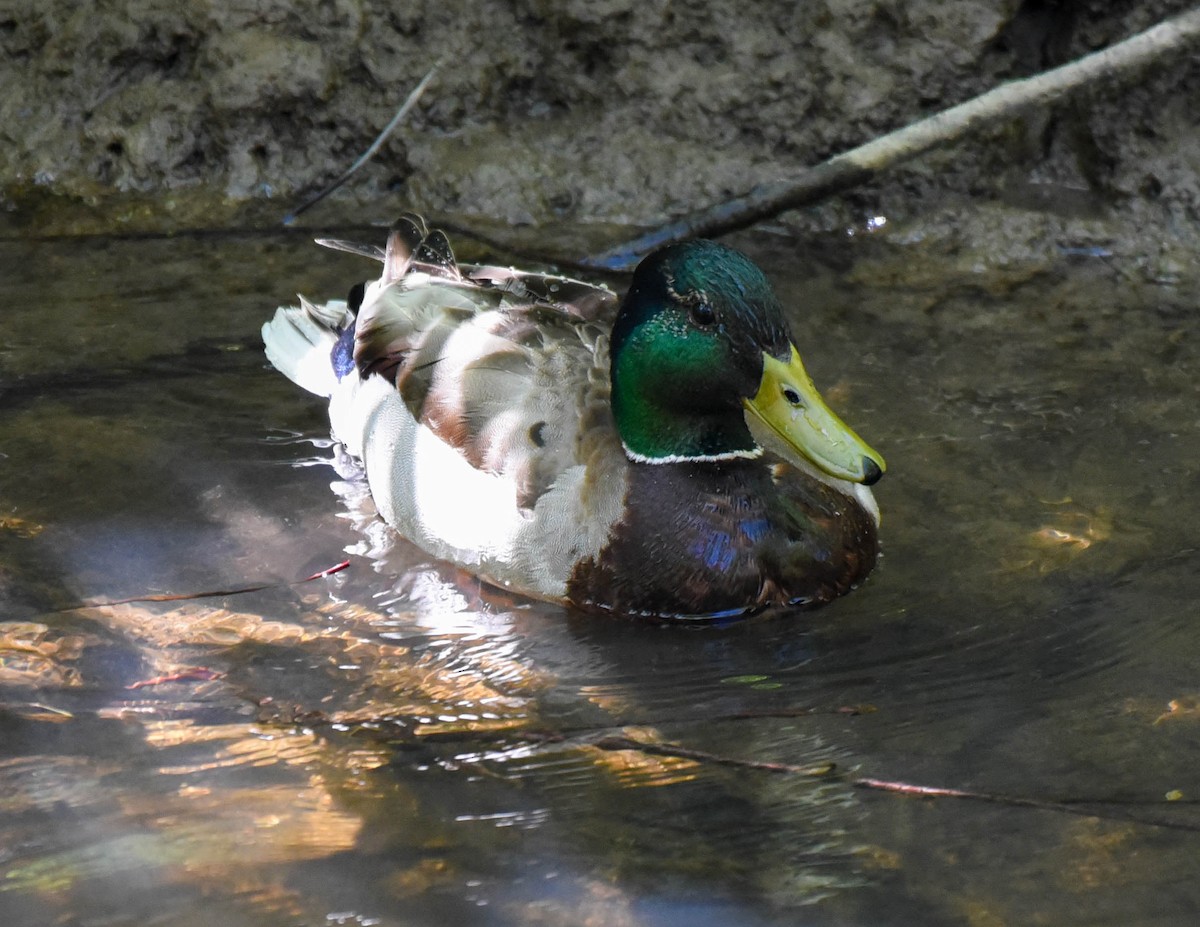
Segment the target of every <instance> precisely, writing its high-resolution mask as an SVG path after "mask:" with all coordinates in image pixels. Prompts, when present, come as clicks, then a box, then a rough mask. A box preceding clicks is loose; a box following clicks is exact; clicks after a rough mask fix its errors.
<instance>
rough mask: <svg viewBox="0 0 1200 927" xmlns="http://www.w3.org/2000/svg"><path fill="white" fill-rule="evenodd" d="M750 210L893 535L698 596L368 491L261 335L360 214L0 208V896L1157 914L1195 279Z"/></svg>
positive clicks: (256, 914) (1177, 683) (1181, 820)
mask: <svg viewBox="0 0 1200 927" xmlns="http://www.w3.org/2000/svg"><path fill="white" fill-rule="evenodd" d="M741 244H742V245H743V246H744V247H747V248H749V249H751V250H752V252H753V254H754V256H755V257H756V258H758V259H759V260H760V261H761V262H762V264H763V265H764V266H765V268H766V269H767V271H768V273H769V275H770V276H771V277H772V278H773V279H774V280H775V281H776V282H777V284H778V286H779V289H780V292H781V295H782V296H783V298H784V302H785V304H788V305H791V306H793V307H795V318H794V321H795V324H796V328H797V335H798V339H799V342H800V344H801V346H802V348H806V349H807V350H806V360H807V363H808V365H809V367H810V369H811V370H812V372H813V374H814V377H815V378H816V380H817V382H818V383H819V384H820V385H821V386H822V387H823V388H824V390H825V392H826V394H827V395H828V396H829V397H830V398H831V400H832V402H833V404H834V405H835V406H836V407H838V408H839V409H841V410H843V411H844V412H845V413H846V417H847V419H848V420H849V421H851V422H852V423H853V425H854V426H855V428H856V429H857V430H859V431H860V432H861V433H862V434H863V435H864V436H866V437H867V438H868V439H869V440H870V441H871V442H872V443H873V444H875V445H876V446H878V447H879V448H880V449H881V450H882V452H883V453H885V454H886V456H887V458H888V462H889V475H888V477H887V479H886V480H885V481H884V482H883V483H882V484H880V486H879V493H878V495H879V498H880V501H881V506H882V509H883V513H884V523H883V542H884V551H885V553H884V557H883V560H882V563H881V565H880V567H879V568H878V570H877V571H876V573H875V574H874V575H873V576H872V577H871V578H870V580H869V581H868V582H867V583H866V585H865V586H864V588H862V589H860V590H858V591H857V592H855V593H854V594H853V595H851V596H849V597H847V598H845V599H843V600H841V601H839V602H837V603H835V604H834V605H833V606H831V607H829V608H827V609H825V610H823V611H820V612H817V613H812V614H808V615H800V616H795V617H792V618H789V619H782V620H775V621H767V622H758V623H747V624H742V625H736V626H734V627H730V628H721V629H705V630H682V629H674V628H664V627H660V626H654V625H643V624H636V623H629V622H617V621H605V620H599V619H596V618H591V617H584V616H579V615H571V614H567V613H565V612H563V611H562V610H559V609H555V608H550V607H547V606H543V605H537V604H532V603H529V602H525V601H521V600H519V599H515V598H511V597H508V596H505V595H503V594H501V593H498V592H497V591H495V590H491V589H488V588H486V587H482V586H481V585H480V584H479V583H478V582H476V581H474V580H472V579H471V578H470V577H467V576H464V575H463V574H461V573H459V572H457V571H455V570H453V569H452V568H450V567H447V566H445V565H443V564H438V563H435V562H431V561H430V560H429V559H428V558H427V557H425V556H424V555H423V554H422V553H421V552H420V551H418V550H416V549H414V548H413V547H411V546H410V545H408V544H407V543H405V542H403V541H402V540H398V539H396V538H395V537H394V536H392V535H391V534H390V532H389V531H387V530H386V529H385V528H384V527H383V526H382V525H381V524H380V523H379V522H378V521H377V520H376V519H375V518H374V516H373V510H372V508H371V505H370V500H369V499H368V498H367V497H366V496H365V494H364V492H363V488H362V485H361V483H360V482H359V481H357V480H356V478H355V473H354V470H353V467H352V466H348V465H347V462H346V461H344V460H339V459H338V454H337V449H336V448H335V447H333V446H331V445H330V443H329V441H328V440H327V434H328V431H327V424H326V420H325V418H324V410H323V409H321V408H320V406H319V404H318V403H315V402H313V401H312V399H311V397H308V396H306V395H304V394H302V393H300V392H299V391H298V390H297V389H296V388H295V387H293V386H292V385H291V384H290V383H289V382H288V381H286V380H285V379H284V378H283V377H281V376H279V375H278V374H276V373H274V372H273V371H271V370H269V369H268V368H267V366H266V364H265V361H264V359H263V357H262V354H261V349H260V346H259V344H258V336H257V331H258V326H259V325H260V324H261V322H262V320H263V319H264V318H265V317H266V316H267V314H268V313H269V312H270V310H271V309H272V307H273V306H274V305H276V304H277V303H278V302H280V301H286V300H288V299H290V298H291V294H292V293H293V292H295V291H297V290H299V291H302V292H305V293H307V294H310V295H314V296H324V295H337V294H340V293H341V292H342V291H344V290H345V288H346V286H347V284H348V283H349V282H350V281H352V280H353V279H355V276H356V275H358V274H361V273H365V272H366V271H367V270H368V267H365V266H364V265H362V264H360V263H358V262H356V261H354V260H353V259H352V258H348V257H345V256H341V255H322V254H319V253H317V252H315V251H313V250H311V249H310V247H309V246H308V245H307V244H306V242H305V240H304V239H302V238H301V237H299V236H296V235H288V236H283V235H281V236H279V237H278V238H274V239H272V238H259V239H241V240H238V239H234V240H227V241H217V240H188V239H176V240H166V241H139V242H111V241H110V242H97V241H90V242H66V243H46V242H43V243H14V242H8V243H4V244H0V266H2V267H3V269H4V272H3V276H2V277H0V290H2V291H3V297H4V304H5V310H4V317H3V343H2V344H0V377H2V379H0V410H2V413H3V414H2V415H0V455H2V456H0V608H2V609H3V612H2V613H0V921H2V922H3V923H4V924H5V925H6V927H24V925H29V927H33V925H43V924H49V923H64V924H79V925H85V927H88V925H101V924H103V925H106V927H107V925H122V924H139V925H140V924H154V923H164V924H165V923H169V924H172V925H176V924H179V925H187V924H192V923H195V924H197V925H199V924H204V925H211V924H214V923H219V924H221V925H223V927H224V925H241V924H246V925H259V924H263V925H265V924H270V925H281V924H282V925H291V924H296V925H316V924H321V925H323V924H361V925H368V924H380V925H401V924H403V925H410V924H444V923H458V924H539V925H540V924H545V925H558V924H562V925H578V924H582V923H596V924H605V925H675V924H680V925H683V924H688V925H705V924H713V925H715V924H729V923H737V924H750V925H754V924H776V923H780V924H782V923H787V924H791V923H796V922H797V919H798V918H800V919H802V920H803V921H804V922H805V923H813V924H842V923H872V924H883V923H900V924H903V923H924V924H939V923H946V924H958V923H964V922H966V923H975V924H1004V923H1014V924H1017V923H1022V924H1024V923H1033V922H1043V923H1054V924H1072V923H1079V924H1084V923H1093V922H1095V920H1097V919H1098V918H1099V917H1101V916H1103V917H1104V918H1107V919H1108V920H1109V921H1112V922H1121V921H1126V922H1138V923H1147V922H1150V921H1154V922H1157V923H1174V922H1179V923H1186V922H1188V921H1187V917H1188V916H1190V914H1191V912H1192V911H1193V910H1194V908H1195V906H1196V904H1197V903H1198V902H1200V897H1198V896H1200V889H1197V888H1196V885H1195V880H1194V872H1193V869H1194V860H1195V854H1196V851H1197V847H1198V845H1200V835H1197V834H1196V833H1195V832H1194V831H1192V830H1188V829H1186V827H1189V826H1200V818H1198V817H1197V816H1195V815H1193V814H1192V810H1191V806H1190V805H1189V802H1190V801H1191V800H1194V799H1195V798H1197V797H1198V796H1200V782H1197V777H1196V769H1197V766H1198V765H1200V764H1197V759H1198V756H1197V750H1196V742H1197V741H1196V731H1197V725H1198V724H1200V708H1198V707H1197V704H1198V703H1200V696H1198V694H1197V693H1198V687H1197V683H1196V679H1195V658H1194V654H1195V653H1196V652H1197V645H1198V644H1200V631H1198V630H1197V625H1196V622H1195V621H1194V617H1195V604H1194V603H1195V602H1196V601H1198V600H1200V578H1198V576H1200V571H1198V570H1197V566H1200V553H1198V552H1197V544H1196V540H1195V531H1194V527H1193V522H1194V519H1195V513H1196V510H1195V505H1194V503H1193V502H1192V500H1193V498H1194V496H1193V491H1194V489H1195V488H1196V485H1197V478H1198V474H1200V462H1198V461H1200V437H1198V428H1197V426H1198V425H1200V412H1198V411H1197V410H1198V409H1200V402H1198V401H1197V400H1198V398H1200V376H1198V373H1200V371H1198V369H1197V368H1198V365H1197V347H1196V333H1195V323H1194V318H1193V308H1194V305H1195V302H1196V296H1197V293H1196V291H1195V288H1194V286H1192V287H1191V288H1190V289H1189V288H1188V286H1187V284H1186V283H1174V284H1172V285H1162V284H1161V283H1153V282H1144V281H1140V280H1138V279H1137V278H1136V277H1131V276H1129V275H1128V274H1126V273H1123V272H1118V270H1116V269H1114V267H1113V266H1110V264H1109V263H1108V262H1107V261H1106V260H1104V259H1101V258H1096V259H1082V258H1079V257H1078V256H1072V255H1069V254H1064V253H1063V252H1061V251H1059V250H1055V249H1048V250H1047V254H1046V255H1045V258H1044V261H1043V262H1042V263H1041V264H1038V265H1037V266H1030V267H1020V268H1013V267H1011V266H1009V267H995V268H982V269H977V270H973V271H971V272H966V271H963V270H961V269H956V268H953V267H946V266H941V269H940V275H939V272H938V271H936V270H931V269H930V267H929V266H927V265H923V264H922V263H921V261H922V257H921V255H920V253H915V254H913V253H908V252H906V251H902V252H901V253H900V254H899V255H895V254H893V253H891V252H889V251H887V250H882V251H866V252H864V253H863V254H862V255H861V260H860V261H859V263H857V264H856V265H855V266H853V267H852V268H850V269H849V270H840V271H834V270H832V269H830V268H829V267H828V266H826V265H824V264H822V263H820V262H818V261H816V260H812V259H805V260H803V261H801V262H800V263H799V264H797V263H796V253H795V248H796V246H795V245H794V244H791V243H788V242H786V241H781V240H770V239H747V240H744V241H742V242H741ZM928 261H929V262H930V263H933V262H934V258H933V257H929V258H928ZM897 268H900V270H898V269H897ZM903 268H911V269H912V275H911V276H906V275H905V274H904V273H903V272H902V270H903ZM918 274H920V275H921V276H920V279H918V278H917V275H918ZM347 556H349V558H350V561H351V566H350V568H349V569H347V570H346V571H344V572H342V573H338V574H336V575H334V576H330V577H328V578H326V579H322V580H317V581H313V582H309V583H302V584H296V585H276V586H272V587H271V588H267V589H263V590H260V591H257V592H252V593H245V594H239V595H227V596H220V597H216V598H205V599H196V600H185V601H174V602H145V601H142V602H130V603H126V604H117V605H97V606H92V607H85V608H78V607H76V606H78V605H79V604H80V602H81V601H84V600H87V601H92V602H95V601H99V600H105V601H112V600H116V599H123V598H126V597H131V596H145V595H149V594H157V593H172V592H187V591H202V590H224V589H233V588H237V587H242V586H247V585H257V584H260V583H288V582H291V581H293V580H297V579H300V578H302V577H304V576H307V575H309V574H311V573H314V572H316V571H319V570H321V569H323V568H326V567H329V566H331V565H333V564H334V563H336V562H338V561H340V560H342V559H343V558H345V557H347ZM614 736H620V737H623V738H626V739H627V740H632V741H641V742H643V743H649V744H657V745H669V744H674V745H678V746H680V747H683V748H686V749H685V751H681V753H685V754H686V751H698V752H696V753H693V754H691V755H670V753H669V751H668V752H667V753H663V752H653V751H644V750H639V749H614V748H613V744H612V743H611V742H607V743H606V741H605V738H612V737H614ZM719 758H735V759H741V760H753V761H756V762H760V763H779V764H788V765H791V766H803V767H814V766H818V765H820V764H825V763H834V764H837V770H838V772H837V773H835V774H834V775H832V776H824V777H820V776H806V775H802V774H798V773H780V772H769V771H764V770H752V769H749V768H746V767H739V766H731V765H723V764H721V763H720V762H717V760H718V759H719ZM860 774H861V775H870V776H876V777H881V778H888V779H894V780H904V781H907V782H916V783H923V784H930V785H950V786H958V787H964V788H972V789H978V790H981V791H986V792H994V793H1006V794H1014V795H1020V796H1027V797H1033V798H1038V799H1046V800H1056V799H1106V800H1111V801H1113V802H1119V803H1121V804H1112V805H1104V806H1100V807H1098V808H1096V809H1094V810H1097V811H1100V812H1102V813H1103V814H1102V815H1101V816H1087V815H1067V814H1063V813H1060V812H1055V811H1046V810H1033V809H1022V808H1016V807H1012V806H1003V805H996V804H987V803H969V802H962V801H951V800H936V801H934V800H919V799H913V798H911V797H904V796H897V795H888V794H878V793H870V792H864V791H862V790H860V789H856V788H855V787H854V785H853V784H852V781H851V780H852V779H853V778H854V777H855V776H857V775H860ZM1168 797H1170V798H1171V799H1181V800H1178V801H1168ZM1154 821H1158V822H1167V823H1170V824H1175V825H1182V826H1183V827H1182V828H1180V827H1175V828H1171V827H1162V826H1159V825H1157V824H1155V823H1152V822H1154ZM801 912H802V913H801Z"/></svg>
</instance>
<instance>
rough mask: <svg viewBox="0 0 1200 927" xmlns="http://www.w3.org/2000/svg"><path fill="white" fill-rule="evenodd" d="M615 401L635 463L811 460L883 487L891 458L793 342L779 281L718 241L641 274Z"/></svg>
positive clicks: (667, 255) (696, 244) (616, 329)
mask: <svg viewBox="0 0 1200 927" xmlns="http://www.w3.org/2000/svg"><path fill="white" fill-rule="evenodd" d="M611 350H612V405H613V414H614V415H615V417H616V421H617V428H618V430H619V431H620V433H621V439H622V440H623V441H624V443H625V449H626V451H627V452H628V454H629V456H630V457H631V458H632V459H633V460H637V461H643V462H648V463H665V462H669V461H679V460H696V461H699V460H714V459H715V460H722V459H727V458H731V457H753V456H757V455H758V454H759V453H761V450H762V448H763V447H767V448H769V449H771V450H773V451H776V452H777V453H780V454H781V455H783V456H784V457H793V456H795V455H799V456H800V457H802V458H803V459H804V460H806V461H808V462H810V463H812V464H813V465H815V466H816V467H817V468H819V469H820V470H822V471H824V472H825V473H828V474H829V475H831V476H834V477H837V478H839V479H844V480H851V481H853V482H857V483H867V484H870V483H874V482H875V481H876V480H877V479H879V477H880V476H882V475H883V471H884V469H885V464H884V462H883V458H882V457H880V456H879V454H877V453H875V451H873V450H871V448H870V447H868V446H867V445H866V444H865V443H864V442H863V440H862V439H861V438H859V437H858V435H856V434H855V433H854V432H853V431H851V430H850V429H849V428H848V427H847V426H846V425H845V424H843V423H842V421H841V420H840V419H839V418H838V417H837V416H836V415H834V414H833V412H832V411H831V410H830V409H829V407H828V406H826V405H825V402H824V401H823V400H822V399H821V396H820V394H818V393H817V390H816V388H815V387H814V386H813V383H812V380H811V379H810V378H809V376H808V374H807V373H806V372H805V370H804V365H803V364H802V363H801V362H800V355H799V353H798V352H797V351H796V348H795V347H794V346H793V345H792V339H791V337H790V335H789V334H788V329H787V324H786V323H785V322H784V320H783V312H782V310H781V308H780V305H779V300H778V299H776V297H775V293H774V291H773V290H772V289H771V285H770V283H768V282H767V278H766V277H765V276H764V275H763V272H762V271H761V270H759V269H758V267H756V266H755V265H754V264H753V263H752V262H751V261H750V260H749V258H747V257H746V256H745V255H743V254H741V253H740V252H737V251H734V250H733V249H731V248H726V247H724V246H723V245H718V244H716V243H714V242H710V241H691V242H686V243H684V244H680V245H672V246H670V247H667V248H663V249H662V250H660V251H656V252H655V253H654V254H651V255H650V256H649V257H647V258H646V259H645V260H644V261H642V263H641V264H640V265H638V268H637V270H636V271H635V272H634V275H633V281H632V283H631V284H630V288H629V292H628V294H627V295H626V297H625V301H624V302H623V303H622V305H621V311H620V313H619V314H618V316H617V321H616V324H615V325H614V326H613V333H612V345H611Z"/></svg>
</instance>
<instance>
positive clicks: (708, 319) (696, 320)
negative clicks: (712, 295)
mask: <svg viewBox="0 0 1200 927" xmlns="http://www.w3.org/2000/svg"><path fill="white" fill-rule="evenodd" d="M688 318H690V319H691V320H692V324H694V325H699V326H700V327H701V328H708V327H709V326H710V325H712V324H713V323H714V322H716V321H717V310H716V309H714V308H713V307H712V306H710V305H709V304H708V303H703V302H701V303H696V304H695V305H693V306H692V308H691V309H690V310H689V311H688Z"/></svg>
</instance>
